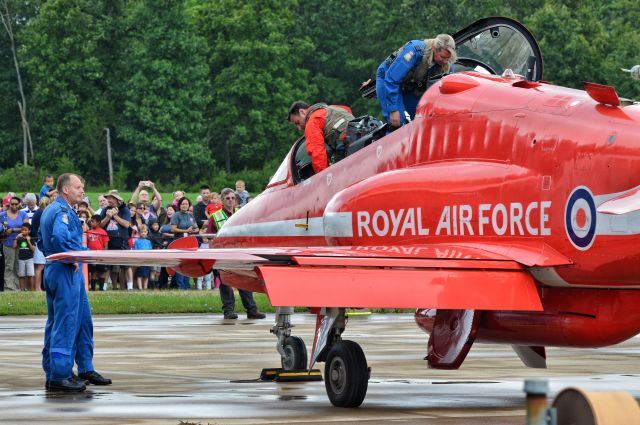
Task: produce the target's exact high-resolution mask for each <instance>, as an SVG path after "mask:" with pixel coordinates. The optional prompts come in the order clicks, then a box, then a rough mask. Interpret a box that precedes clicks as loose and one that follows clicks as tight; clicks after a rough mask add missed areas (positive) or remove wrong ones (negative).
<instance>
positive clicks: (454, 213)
mask: <svg viewBox="0 0 640 425" xmlns="http://www.w3.org/2000/svg"><path fill="white" fill-rule="evenodd" d="M451 221H452V222H453V234H454V235H457V234H458V207H457V206H456V205H454V206H453V210H452V211H451Z"/></svg>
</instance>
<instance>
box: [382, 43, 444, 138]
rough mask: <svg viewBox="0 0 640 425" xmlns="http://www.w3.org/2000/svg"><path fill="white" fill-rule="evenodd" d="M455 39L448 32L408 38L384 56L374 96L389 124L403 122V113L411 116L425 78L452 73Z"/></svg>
mask: <svg viewBox="0 0 640 425" xmlns="http://www.w3.org/2000/svg"><path fill="white" fill-rule="evenodd" d="M456 59H457V56H456V42H455V41H454V40H453V37H451V36H450V35H448V34H439V35H438V36H437V37H436V38H432V39H426V40H411V41H409V42H408V43H406V44H405V45H404V46H402V47H401V48H399V49H398V50H396V51H395V52H394V53H392V54H391V55H390V56H389V57H387V58H386V59H385V60H384V61H383V62H382V63H381V64H380V66H379V67H378V71H377V73H376V96H377V97H378V101H379V102H380V107H381V108H382V115H383V116H384V118H385V120H387V122H388V123H389V124H390V125H391V126H392V127H400V126H402V125H404V124H405V122H406V118H405V112H406V113H408V114H409V117H410V118H411V119H413V118H414V117H415V115H416V107H417V106H418V102H419V101H420V97H421V96H422V94H423V93H424V92H425V91H426V89H427V88H428V80H429V79H430V78H432V77H434V76H436V75H439V74H446V73H449V74H450V73H453V64H454V63H455V61H456Z"/></svg>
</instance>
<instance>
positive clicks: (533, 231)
mask: <svg viewBox="0 0 640 425" xmlns="http://www.w3.org/2000/svg"><path fill="white" fill-rule="evenodd" d="M537 208H538V203H537V202H532V203H530V204H529V205H527V210H526V211H525V213H524V225H525V227H526V228H527V232H529V234H530V235H533V236H537V235H538V229H537V228H535V227H533V226H532V225H531V211H533V210H535V209H537Z"/></svg>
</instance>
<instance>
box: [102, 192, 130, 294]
mask: <svg viewBox="0 0 640 425" xmlns="http://www.w3.org/2000/svg"><path fill="white" fill-rule="evenodd" d="M104 197H105V198H107V201H108V202H109V206H108V207H107V208H105V209H103V211H102V212H101V213H100V220H101V221H100V227H102V228H103V229H105V230H106V231H107V235H108V236H109V245H108V246H109V249H115V250H127V249H129V227H130V226H131V214H130V213H129V208H127V206H126V205H125V204H124V201H123V199H122V197H121V196H120V195H119V194H118V191H117V190H115V189H114V190H110V191H109V192H108V193H106V194H105V195H104ZM123 274H124V278H125V279H124V280H126V282H127V289H128V290H133V271H132V270H131V267H126V266H122V267H121V266H111V282H112V284H113V289H116V288H117V283H116V282H118V278H119V277H123V276H122V275H123ZM120 281H121V282H122V280H120Z"/></svg>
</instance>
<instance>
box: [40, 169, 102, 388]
mask: <svg viewBox="0 0 640 425" xmlns="http://www.w3.org/2000/svg"><path fill="white" fill-rule="evenodd" d="M56 189H57V190H58V193H59V196H58V197H57V198H56V200H55V201H54V202H52V203H51V205H50V206H49V207H47V209H45V211H44V212H43V213H42V218H41V222H40V230H39V241H38V248H39V249H40V250H41V251H42V252H43V253H44V255H45V256H48V255H52V254H56V253H59V252H67V251H81V250H85V249H86V248H85V247H83V246H82V226H81V223H80V219H79V218H78V215H77V214H76V212H75V211H74V209H73V206H74V205H76V204H77V203H78V202H80V201H82V199H83V197H84V182H83V181H82V179H81V178H80V177H79V176H77V175H75V174H69V173H67V174H62V175H61V176H60V177H59V178H58V183H57V185H56ZM44 276H45V282H46V287H45V290H46V294H47V312H48V317H47V324H46V327H45V331H44V348H43V349H42V367H43V369H44V372H45V375H46V379H47V381H46V385H45V388H46V389H47V390H52V391H71V392H80V391H84V390H85V389H86V385H88V384H89V383H92V384H95V385H109V384H111V380H110V379H107V378H104V377H103V376H101V375H100V374H99V373H97V372H96V371H95V370H94V369H93V321H92V320H91V310H90V309H89V301H88V300H87V293H86V291H85V285H84V277H83V275H82V271H81V270H80V268H79V267H78V264H66V263H59V262H49V261H47V263H46V265H45V269H44ZM74 360H75V362H76V363H77V365H78V376H76V375H74V374H73V363H74Z"/></svg>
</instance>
